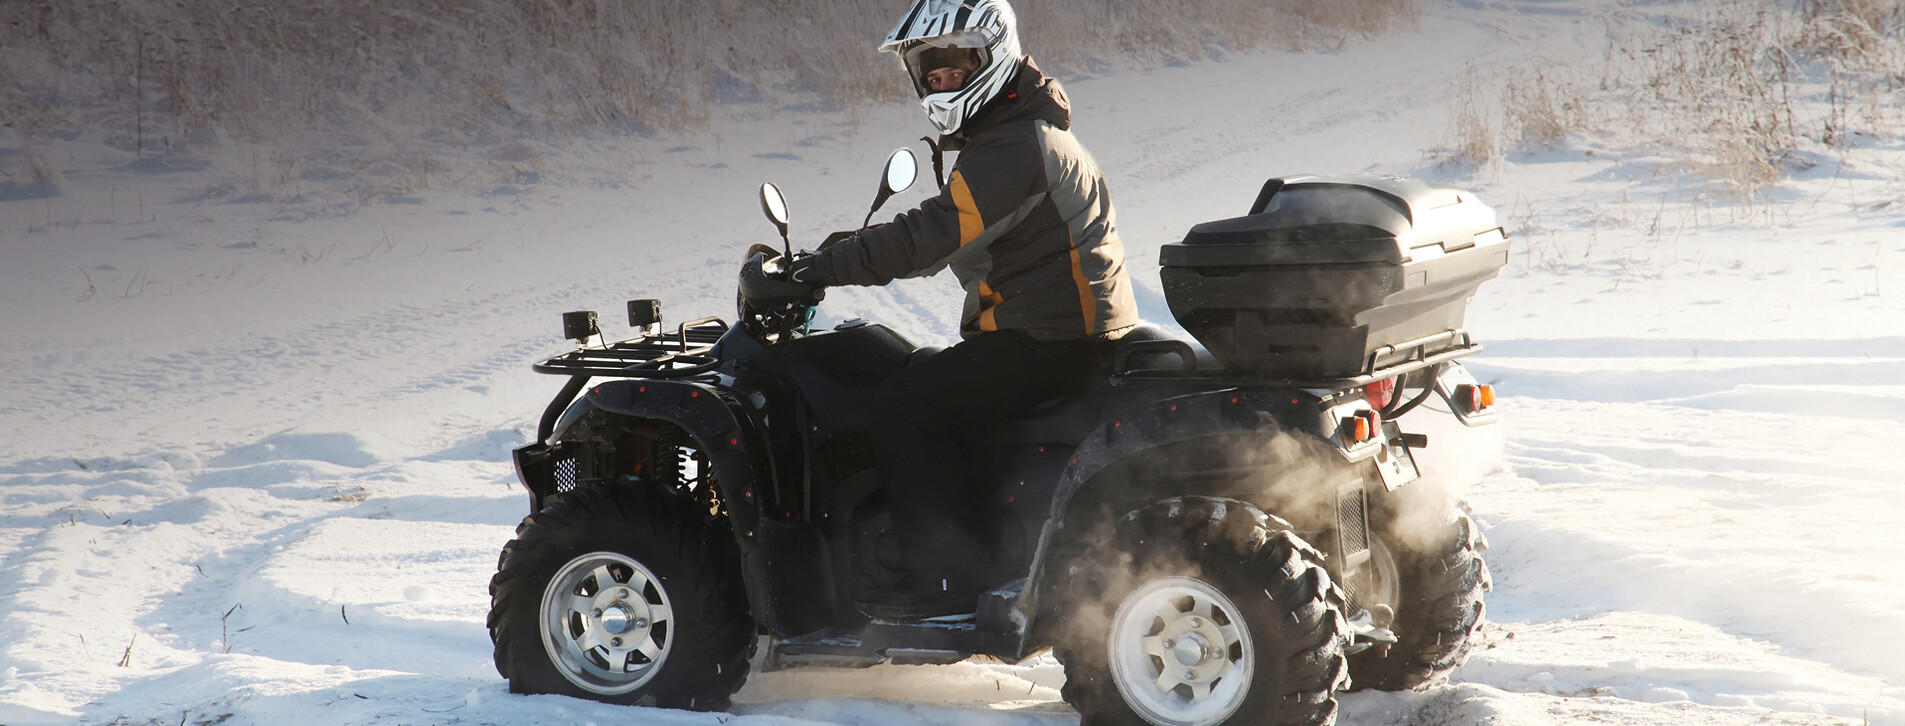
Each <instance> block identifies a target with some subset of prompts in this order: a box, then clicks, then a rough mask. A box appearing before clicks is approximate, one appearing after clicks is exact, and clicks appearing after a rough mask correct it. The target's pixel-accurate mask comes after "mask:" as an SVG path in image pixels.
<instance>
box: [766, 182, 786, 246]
mask: <svg viewBox="0 0 1905 726" xmlns="http://www.w3.org/2000/svg"><path fill="white" fill-rule="evenodd" d="M761 211H762V212H764V213H766V214H767V219H768V221H770V222H773V223H774V228H775V229H778V230H780V233H781V236H782V237H786V236H787V197H785V196H782V195H781V188H780V187H777V186H774V183H773V182H767V183H766V184H762V185H761Z"/></svg>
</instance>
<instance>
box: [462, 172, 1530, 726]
mask: <svg viewBox="0 0 1905 726" xmlns="http://www.w3.org/2000/svg"><path fill="white" fill-rule="evenodd" d="M886 172H887V173H886V175H885V178H884V179H883V183H882V184H881V186H880V190H879V194H878V195H877V196H876V198H875V201H874V204H873V209H874V210H877V209H878V208H879V207H880V205H881V204H882V203H883V202H884V201H885V200H886V199H887V198H888V197H890V196H891V195H892V194H894V193H897V192H899V191H902V190H904V189H906V188H908V187H910V186H911V185H912V183H913V181H914V178H915V177H916V176H917V162H916V160H915V159H914V157H913V156H912V154H911V152H910V151H907V150H905V149H901V150H900V151H898V152H895V154H894V155H893V156H892V157H891V158H890V159H889V161H888V164H887V170H886ZM761 202H762V206H763V208H764V209H765V211H766V213H767V215H768V217H769V218H770V219H771V221H772V222H773V223H774V224H775V226H776V227H777V228H778V229H779V231H780V236H781V238H782V244H781V246H780V249H776V248H775V247H772V246H768V245H755V246H754V249H753V250H751V251H750V254H749V255H748V258H747V261H746V262H745V264H744V265H743V268H742V270H743V271H742V276H741V284H740V288H741V290H740V295H739V305H738V319H737V320H736V322H734V323H733V324H729V323H727V322H725V321H723V320H720V319H718V318H707V319H702V320H693V321H688V322H683V323H680V324H678V325H675V326H674V327H673V328H672V330H664V329H663V328H662V326H661V320H662V319H661V309H660V304H659V302H658V301H655V300H634V301H630V302H629V304H628V314H629V325H630V326H632V327H634V328H637V329H638V330H637V333H638V334H636V335H635V336H634V337H631V338H628V339H626V340H622V341H620V342H616V343H612V344H610V343H607V342H606V340H605V339H604V338H603V337H602V334H601V331H600V326H599V323H598V320H597V317H596V314H595V313H593V312H588V311H582V312H574V313H567V314H565V315H564V316H563V323H564V329H565V333H564V334H565V337H568V338H570V339H572V340H574V341H576V343H577V347H576V348H575V349H574V350H571V351H568V352H565V353H562V354H560V355H556V356H553V357H550V358H548V359H546V360H542V361H541V362H539V363H536V364H535V365H534V369H535V370H536V371H537V372H540V373H546V374H551V375H556V376H563V377H566V378H567V379H568V380H567V382H566V383H565V384H564V385H563V386H562V388H561V390H560V391H559V392H558V393H557V394H556V396H555V398H554V400H552V401H551V402H550V403H549V406H548V408H547V409H546V410H545V411H544V412H543V415H542V418H541V421H540V424H539V426H538V428H537V432H536V439H535V441H534V442H533V443H530V444H529V445H527V446H524V447H522V448H520V449H517V450H516V451H515V465H516V470H517V474H518V476H519V477H520V479H521V480H522V482H523V484H524V486H525V488H526V489H527V490H528V492H529V500H530V501H529V511H530V514H529V516H528V517H527V518H525V519H524V520H523V521H522V524H521V525H520V526H518V527H517V529H516V538H515V539H514V540H511V541H510V542H509V543H508V544H507V545H505V546H504V548H503V551H502V555H501V557H500V559H499V563H498V566H497V572H496V574H495V576H494V577H493V578H492V579H491V581H490V595H491V610H490V614H489V619H488V625H489V631H490V637H491V639H492V640H493V642H494V644H495V660H496V668H497V670H498V671H499V672H500V673H501V674H502V675H503V677H505V678H507V679H508V680H509V684H510V687H511V689H512V690H513V691H516V692H521V693H555V694H568V695H571V696H577V697H581V698H588V699H594V700H598V701H605V702H610V703H622V704H638V705H648V706H660V707H667V708H681V709H694V710H722V709H725V708H727V707H728V706H729V703H730V697H731V696H732V694H733V693H734V692H735V691H736V690H737V689H739V688H740V686H741V684H742V681H743V680H744V679H745V678H746V677H747V675H748V672H749V670H750V668H754V667H758V668H761V669H763V670H776V669H783V668H793V667H800V666H831V667H866V666H872V665H875V664H879V663H895V664H935V663H953V662H957V661H960V660H963V659H966V658H970V657H974V656H987V657H991V658H997V659H1001V660H1004V661H1007V662H1020V661H1024V660H1026V659H1028V658H1031V657H1034V656H1036V655H1039V654H1041V653H1043V652H1045V651H1047V650H1051V651H1053V652H1054V654H1055V656H1056V657H1057V659H1058V660H1059V661H1060V662H1062V663H1063V665H1064V669H1065V685H1064V687H1063V689H1062V693H1063V696H1064V699H1065V700H1066V701H1067V702H1068V703H1070V704H1072V705H1073V706H1074V707H1075V708H1077V709H1078V711H1079V712H1080V713H1081V714H1082V716H1083V718H1084V720H1085V722H1086V723H1089V724H1101V723H1106V724H1159V725H1162V724H1195V725H1198V726H1214V725H1216V724H1239V723H1249V724H1258V723H1292V724H1294V723H1303V724H1318V723H1324V724H1326V723H1330V722H1332V721H1333V720H1334V718H1335V711H1336V694H1337V692H1338V691H1341V690H1345V689H1365V688H1375V689H1383V690H1403V689H1412V688H1419V687H1423V686H1425V685H1427V684H1430V683H1433V682H1436V681H1437V680H1439V679H1441V678H1442V677H1444V676H1445V675H1446V674H1447V673H1448V672H1449V671H1450V670H1452V669H1453V668H1455V667H1456V666H1457V665H1458V664H1460V663H1461V662H1462V661H1463V660H1464V659H1465V658H1466V656H1467V654H1468V652H1469V650H1470V648H1471V647H1472V645H1473V644H1474V642H1475V640H1476V634H1477V633H1478V631H1479V630H1480V628H1481V623H1482V617H1483V602H1482V598H1483V592H1484V591H1485V590H1487V589H1489V585H1490V582H1489V574H1488V568H1487V566H1486V565H1485V564H1484V562H1483V560H1482V552H1483V551H1484V550H1485V548H1486V545H1485V543H1484V540H1483V538H1482V536H1481V534H1480V533H1479V532H1478V531H1477V530H1476V528H1475V526H1474V524H1473V523H1472V522H1471V520H1470V519H1469V517H1468V515H1467V514H1466V509H1465V508H1464V507H1463V505H1462V503H1461V502H1459V501H1458V500H1456V499H1454V498H1452V497H1451V496H1449V495H1448V494H1447V493H1445V492H1444V491H1442V490H1440V489H1437V488H1435V487H1432V486H1427V485H1425V484H1424V483H1423V482H1422V481H1419V478H1420V477H1419V472H1418V469H1417V466H1416V463H1415V458H1414V454H1413V453H1412V452H1414V451H1416V450H1418V449H1420V448H1422V447H1424V446H1426V445H1427V444H1428V441H1427V437H1426V436H1424V435H1422V434H1418V433H1406V432H1405V431H1404V430H1403V429H1402V428H1401V427H1400V424H1399V420H1400V419H1402V417H1403V416H1405V415H1407V414H1409V413H1411V412H1414V411H1416V410H1418V409H1419V408H1421V407H1422V405H1423V404H1424V402H1425V401H1427V400H1428V399H1430V398H1439V399H1440V400H1441V401H1443V402H1444V403H1446V410H1447V411H1448V412H1450V413H1452V414H1453V416H1454V417H1455V418H1457V419H1459V420H1460V421H1461V422H1462V423H1464V424H1468V425H1471V426H1479V425H1485V424H1488V423H1491V422H1492V421H1493V420H1494V419H1495V411H1494V392H1493V390H1492V388H1490V387H1489V386H1486V385H1481V384H1479V383H1477V382H1476V380H1475V379H1474V378H1473V377H1472V376H1470V375H1469V374H1468V373H1467V372H1465V371H1464V369H1463V367H1462V366H1461V364H1460V363H1459V362H1458V359H1460V358H1462V357H1464V356H1468V355H1472V354H1474V353H1476V352H1479V351H1480V350H1481V346H1480V345H1478V344H1477V343H1475V342H1474V341H1473V340H1472V339H1471V338H1470V336H1469V335H1468V333H1467V332H1465V330H1464V328H1463V327H1462V325H1463V316H1464V314H1465V308H1466V304H1467V301H1468V299H1469V298H1470V297H1471V296H1473V294H1474V293H1475V291H1476V289H1477V286H1479V285H1480V284H1481V283H1482V282H1483V281H1485V280H1487V279H1490V278H1492V277H1494V276H1495V275H1496V274H1497V272H1498V271H1499V269H1500V267H1501V266H1502V265H1503V264H1505V262H1506V260H1507V255H1508V251H1507V250H1508V245H1507V238H1506V236H1505V234H1504V233H1503V231H1502V228H1501V227H1500V225H1499V224H1497V223H1496V217H1495V214H1494V212H1493V211H1492V210H1490V209H1489V208H1488V207H1487V206H1485V205H1483V204H1482V203H1481V202H1479V201H1478V200H1476V199H1475V198H1474V197H1473V196H1472V195H1470V194H1469V193H1467V192H1465V191H1461V190H1459V189H1455V188H1452V187H1449V186H1446V185H1441V184H1437V183H1432V182H1426V181H1421V180H1414V179H1407V178H1400V177H1384V176H1373V175H1337V176H1297V177H1288V178H1278V179H1271V180H1270V181H1269V182H1268V183H1266V184H1265V185H1264V187H1263V189H1262V190H1261V192H1260V193H1259V194H1258V196H1257V198H1256V200H1255V202H1254V203H1253V204H1252V205H1251V208H1250V210H1249V212H1248V213H1247V214H1245V215H1243V216H1240V217H1237V218H1234V219H1227V220H1220V221H1215V222H1208V223H1204V224H1199V225H1196V226H1194V227H1192V228H1191V230H1190V231H1189V233H1187V234H1186V236H1185V238H1184V239H1183V240H1182V241H1181V242H1177V243H1173V244H1167V245H1164V246H1163V247H1162V248H1161V253H1160V263H1161V267H1162V269H1161V271H1160V278H1161V279H1162V282H1163V288H1164V294H1165V298H1166V301H1167V302H1168V304H1169V307H1170V310H1171V313H1172V315H1173V317H1174V318H1176V320H1177V322H1178V323H1179V324H1180V325H1181V326H1182V328H1183V329H1184V330H1185V331H1187V332H1188V333H1189V334H1190V336H1191V337H1193V338H1194V339H1195V340H1196V341H1197V342H1198V343H1199V344H1200V345H1198V346H1193V345H1192V344H1191V343H1189V342H1187V341H1184V340H1181V339H1179V338H1177V337H1174V336H1173V335H1171V334H1170V333H1168V332H1166V331H1165V330H1163V329H1161V328H1159V327H1156V326H1151V325H1144V326H1140V327H1138V328H1137V329H1135V330H1132V331H1130V332H1129V333H1128V334H1125V335H1124V336H1123V337H1122V338H1120V339H1119V340H1117V341H1115V342H1108V343H1106V346H1107V350H1106V353H1107V354H1106V355H1105V356H1104V361H1103V364H1102V370H1101V371H1100V372H1099V373H1097V374H1096V376H1095V379H1094V381H1093V383H1092V384H1091V386H1090V387H1089V389H1088V390H1086V391H1084V392H1083V393H1081V394H1079V395H1076V396H1072V397H1069V398H1065V399H1063V400H1057V401H1053V402H1050V403H1049V404H1046V405H1044V406H1042V407H1041V408H1039V409H1037V410H1036V411H1034V413H1033V414H1032V415H1030V416H1028V417H1026V418H1024V419H1022V420H1018V421H1012V422H1008V423H1005V424H1003V425H1001V426H1000V427H996V428H995V429H994V430H992V431H988V432H985V433H984V434H983V437H984V438H982V439H980V440H976V441H972V442H969V445H968V454H969V457H970V461H971V462H972V464H973V467H972V468H973V472H974V476H975V477H977V478H976V479H975V483H976V484H979V486H977V487H976V489H975V491H976V492H980V493H982V494H983V501H980V502H977V503H976V506H977V507H979V508H981V509H982V510H983V511H984V512H985V514H986V517H987V519H988V521H991V522H994V523H996V525H997V532H996V537H997V552H998V558H999V559H1000V560H1002V561H1001V562H1000V563H999V565H1000V566H999V567H998V568H996V569H997V570H998V571H1001V572H1004V573H1006V574H1003V575H1001V576H999V577H998V579H997V581H996V582H992V583H989V584H990V585H991V587H989V588H988V589H986V590H985V591H984V592H983V593H982V594H980V595H978V596H977V597H976V598H975V600H974V601H973V603H972V606H971V608H970V612H969V613H968V614H963V615H955V616H943V617H921V618H911V617H906V616H904V614H901V615H894V614H893V613H891V612H887V611H882V610H879V609H877V608H872V607H868V606H867V605H866V602H867V601H868V600H869V599H871V598H870V597H869V596H870V595H872V594H875V593H881V592H890V591H891V590H890V588H892V587H893V585H894V583H897V582H900V581H901V580H902V578H903V577H904V576H905V575H906V573H905V572H903V571H902V567H903V565H902V563H901V559H900V557H899V556H898V551H899V550H898V546H897V543H896V537H895V533H894V531H893V525H892V520H891V518H890V516H889V515H888V513H887V511H888V510H887V504H886V501H885V496H884V494H883V491H882V487H881V482H880V481H879V473H878V470H877V468H876V467H875V464H874V460H875V457H874V450H873V445H872V437H871V436H870V434H869V426H870V425H871V424H870V421H871V420H872V417H871V416H870V412H869V410H868V409H869V401H870V400H871V394H872V392H873V390H874V388H875V387H876V386H878V385H879V384H880V382H881V381H882V380H884V379H885V378H886V377H887V376H889V375H892V374H893V373H894V372H895V371H898V370H900V369H901V368H903V367H905V366H907V365H908V364H909V363H910V362H912V361H916V360H918V359H920V358H921V357H923V356H928V355H931V354H933V353H934V352H935V349H932V348H927V349H921V348H919V347H917V346H915V345H913V344H912V343H911V342H909V341H907V339H906V338H905V337H904V336H902V335H900V334H899V333H897V332H895V331H893V330H891V329H889V328H887V327H885V326H882V325H879V324H877V323H872V322H867V321H864V320H859V319H854V320H848V321H846V322H842V323H839V324H838V325H834V326H832V327H831V329H825V330H817V329H814V326H813V323H812V321H813V319H814V309H815V306H816V305H817V304H818V303H819V302H820V297H821V296H820V295H818V294H809V292H808V291H807V290H806V288H804V287H802V286H798V285H792V284H790V283H787V282H785V281H784V273H783V272H782V271H783V270H784V268H785V267H786V263H787V262H788V261H789V260H791V259H793V258H794V257H795V253H793V252H792V250H791V248H790V247H791V246H790V245H788V244H787V242H786V238H787V230H788V221H787V219H788V214H787V205H786V201H785V199H784V197H783V196H782V195H781V193H780V191H779V189H778V188H776V187H775V186H774V185H772V184H764V185H763V186H762V188H761ZM871 214H872V213H871V212H869V214H868V218H869V219H870V218H871ZM836 236H838V235H836ZM592 339H593V340H600V341H601V342H599V343H595V344H591V343H590V341H591V340H592ZM757 650H762V651H764V652H757Z"/></svg>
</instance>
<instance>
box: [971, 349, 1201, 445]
mask: <svg viewBox="0 0 1905 726" xmlns="http://www.w3.org/2000/svg"><path fill="white" fill-rule="evenodd" d="M1177 339H1178V338H1177V337H1175V336H1173V335H1171V334H1170V333H1169V332H1166V331H1165V329H1164V328H1162V327H1159V326H1157V325H1152V324H1150V323H1140V324H1138V326H1137V327H1136V328H1133V329H1131V331H1130V332H1128V333H1125V334H1124V336H1123V337H1121V338H1119V339H1118V340H1117V341H1116V342H1114V343H1111V344H1110V345H1108V346H1107V347H1106V348H1105V351H1104V357H1103V358H1104V359H1103V361H1102V362H1100V363H1099V367H1098V371H1097V372H1096V373H1094V374H1093V375H1092V378H1091V384H1090V386H1088V387H1087V388H1086V389H1085V391H1084V392H1083V393H1080V394H1078V395H1075V396H1064V397H1060V398H1054V399H1052V400H1049V401H1046V402H1044V403H1040V404H1039V405H1037V406H1034V407H1032V410H1031V411H1029V412H1027V413H1026V415H1025V416H1023V417H1020V418H1017V419H1013V420H1011V421H1004V422H1001V423H1000V425H999V426H998V428H996V429H994V431H993V434H992V436H991V437H990V438H992V439H993V440H994V441H998V442H1001V443H1004V442H1012V443H1030V444H1056V445H1065V446H1074V445H1077V444H1078V442H1080V441H1084V440H1085V437H1086V436H1088V435H1090V434H1091V432H1092V430H1093V429H1096V428H1098V424H1100V423H1102V419H1103V413H1104V408H1105V406H1106V404H1107V403H1109V402H1110V400H1111V399H1112V385H1111V373H1112V370H1111V368H1112V364H1113V363H1114V361H1115V360H1116V351H1117V349H1118V347H1119V346H1123V345H1126V344H1129V343H1137V342H1143V341H1153V340H1177ZM1153 358H1156V360H1152V359H1153ZM1126 364H1127V365H1128V366H1130V367H1133V368H1171V367H1176V366H1179V365H1181V363H1180V362H1178V358H1177V356H1176V355H1174V354H1170V353H1151V352H1147V353H1141V354H1138V355H1135V356H1132V358H1131V360H1129V361H1127V362H1126Z"/></svg>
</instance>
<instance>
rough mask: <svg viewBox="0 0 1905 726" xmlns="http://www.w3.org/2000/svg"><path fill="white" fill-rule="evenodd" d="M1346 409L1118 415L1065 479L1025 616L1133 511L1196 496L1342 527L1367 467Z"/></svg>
mask: <svg viewBox="0 0 1905 726" xmlns="http://www.w3.org/2000/svg"><path fill="white" fill-rule="evenodd" d="M1341 405H1342V404H1341V403H1340V402H1337V401H1331V400H1329V399H1326V398H1323V397H1321V396H1319V395H1317V394H1316V393H1312V392H1308V391H1302V390H1277V391H1243V390H1235V389H1231V390H1219V391H1203V392H1197V393H1190V394H1186V395H1183V396H1177V397H1172V398H1166V399H1162V400H1157V401H1153V402H1147V403H1144V404H1141V405H1139V406H1136V407H1133V408H1130V409H1126V410H1124V411H1121V412H1119V413H1118V414H1116V415H1113V416H1111V417H1108V418H1107V420H1106V421H1105V423H1104V424H1103V425H1102V426H1100V427H1099V428H1098V429H1097V430H1096V431H1094V432H1092V434H1091V435H1090V436H1089V437H1087V438H1086V439H1085V441H1084V442H1083V443H1081V444H1080V445H1079V447H1078V449H1077V451H1076V453H1075V454H1074V455H1073V458H1072V459H1071V461H1070V463H1069V465H1068V466H1067V467H1066V469H1065V471H1064V473H1063V474H1061V476H1060V479H1059V484H1058V489H1057V491H1056V492H1055V494H1054V497H1053V506H1052V514H1053V516H1052V518H1051V519H1050V520H1049V521H1048V522H1047V523H1046V525H1045V529H1044V531H1043V532H1042V533H1041V534H1040V542H1039V550H1038V555H1037V558H1036V559H1035V560H1034V562H1033V566H1032V573H1031V579H1030V581H1029V582H1028V583H1027V587H1026V589H1025V593H1026V594H1025V597H1024V599H1022V600H1021V602H1020V603H1019V607H1020V609H1021V611H1022V613H1023V614H1024V615H1025V616H1026V617H1028V618H1036V617H1037V616H1038V615H1039V614H1040V613H1041V612H1042V608H1041V606H1040V601H1041V600H1042V599H1044V598H1046V597H1049V596H1050V593H1049V592H1048V590H1050V589H1052V588H1056V587H1062V585H1063V583H1064V582H1066V580H1067V578H1068V574H1067V573H1066V572H1065V570H1064V568H1065V567H1066V566H1067V563H1069V562H1071V561H1072V560H1073V559H1074V557H1075V556H1076V555H1077V554H1078V553H1080V552H1083V551H1087V550H1089V549H1091V548H1094V547H1097V546H1099V545H1100V544H1102V541H1108V540H1105V539H1104V538H1105V537H1106V536H1107V535H1108V531H1109V527H1110V526H1111V524H1112V523H1113V522H1115V521H1116V518H1117V517H1119V516H1121V515H1123V514H1124V513H1125V512H1127V511H1130V510H1132V509H1136V508H1138V507H1141V506H1144V505H1146V504H1150V503H1152V502H1155V501H1158V500H1160V499H1165V498H1169V497H1173V496H1179V495H1186V494H1194V495H1204V496H1215V497H1226V498H1232V499H1238V500H1241V501H1245V502H1249V503H1251V504H1253V505H1256V506H1257V507H1259V508H1261V509H1263V510H1264V511H1265V512H1267V513H1269V514H1271V515H1275V516H1278V517H1281V518H1283V519H1286V520H1289V521H1290V522H1292V523H1293V525H1294V526H1295V528H1296V529H1297V530H1298V531H1299V532H1301V531H1303V530H1305V529H1310V528H1321V527H1327V526H1329V524H1328V523H1330V522H1333V521H1334V510H1333V507H1334V506H1335V499H1334V492H1335V491H1336V489H1337V488H1339V487H1341V486H1351V485H1359V484H1360V481H1361V474H1360V473H1359V472H1361V471H1362V470H1363V469H1364V468H1366V464H1364V463H1361V462H1358V461H1353V460H1351V458H1350V457H1348V456H1345V452H1344V447H1342V446H1341V445H1340V441H1341V440H1340V438H1339V435H1340V434H1339V429H1340V425H1341V424H1340V422H1339V421H1338V420H1337V419H1336V416H1338V415H1339V413H1338V411H1339V409H1340V408H1341Z"/></svg>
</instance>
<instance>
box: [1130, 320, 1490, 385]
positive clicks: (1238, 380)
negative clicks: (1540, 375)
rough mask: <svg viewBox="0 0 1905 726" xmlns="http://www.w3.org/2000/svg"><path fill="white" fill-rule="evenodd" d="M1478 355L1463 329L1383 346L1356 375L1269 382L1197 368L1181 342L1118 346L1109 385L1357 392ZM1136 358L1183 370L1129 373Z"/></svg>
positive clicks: (1479, 348) (1477, 346) (1478, 348)
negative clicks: (1164, 359) (1158, 357)
mask: <svg viewBox="0 0 1905 726" xmlns="http://www.w3.org/2000/svg"><path fill="white" fill-rule="evenodd" d="M1480 352H1482V346H1481V344H1480V343H1476V342H1475V341H1474V339H1472V338H1470V337H1469V334H1468V331H1466V330H1449V331H1444V332H1441V333H1437V334H1435V335H1431V336H1427V337H1424V338H1418V339H1416V340H1412V341H1409V342H1406V343H1397V344H1395V345H1386V346H1383V347H1381V348H1377V349H1375V350H1373V351H1370V352H1369V354H1368V355H1367V356H1365V357H1364V359H1363V360H1364V363H1363V369H1362V371H1360V372H1357V373H1353V374H1349V375H1343V376H1335V377H1326V378H1272V377H1266V376H1256V375H1250V374H1248V373H1242V374H1240V373H1238V372H1236V371H1231V370H1226V369H1222V368H1217V369H1210V368H1198V367H1197V364H1196V360H1197V358H1196V356H1195V355H1194V352H1193V351H1192V350H1191V346H1190V345H1189V344H1188V343H1185V342H1184V341H1181V340H1147V341H1142V342H1134V343H1129V344H1126V345H1124V346H1120V350H1119V351H1118V354H1117V357H1116V362H1115V366H1114V369H1113V377H1112V382H1113V383H1114V384H1120V385H1142V384H1146V383H1202V384H1214V385H1222V386H1229V387H1237V388H1310V389H1327V390H1347V389H1351V388H1361V387H1363V386H1366V385H1369V384H1371V383H1374V382H1376V381H1379V380H1382V379H1385V378H1394V377H1396V376H1400V375H1403V374H1406V373H1413V372H1415V371H1419V370H1422V369H1424V368H1432V367H1434V366H1438V365H1441V364H1443V363H1446V362H1449V361H1452V360H1455V359H1457V358H1465V357H1467V356H1471V355H1474V354H1476V353H1480ZM1142 353H1173V354H1176V355H1177V356H1178V358H1179V359H1180V360H1181V361H1182V363H1183V365H1182V367H1179V368H1166V369H1131V368H1130V364H1131V359H1132V358H1133V357H1136V356H1137V355H1139V354H1142Z"/></svg>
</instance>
